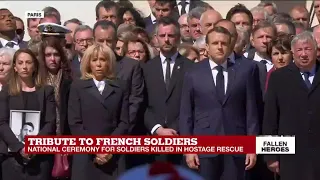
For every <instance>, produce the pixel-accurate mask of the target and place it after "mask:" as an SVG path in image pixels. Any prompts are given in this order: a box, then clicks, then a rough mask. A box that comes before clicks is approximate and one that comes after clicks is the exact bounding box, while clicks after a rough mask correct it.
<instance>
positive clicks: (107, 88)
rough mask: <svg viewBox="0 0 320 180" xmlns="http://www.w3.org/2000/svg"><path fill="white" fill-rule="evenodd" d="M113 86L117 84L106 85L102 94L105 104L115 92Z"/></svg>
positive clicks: (109, 82) (108, 82) (109, 83)
mask: <svg viewBox="0 0 320 180" xmlns="http://www.w3.org/2000/svg"><path fill="white" fill-rule="evenodd" d="M113 86H115V84H113V83H112V82H111V81H106V84H105V86H104V89H103V92H102V99H103V102H104V101H105V100H106V99H107V98H108V97H109V96H110V95H111V94H112V93H113V92H114V87H113Z"/></svg>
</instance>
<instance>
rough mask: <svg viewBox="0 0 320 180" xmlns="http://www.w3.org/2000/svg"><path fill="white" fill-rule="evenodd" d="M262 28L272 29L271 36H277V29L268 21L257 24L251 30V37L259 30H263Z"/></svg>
mask: <svg viewBox="0 0 320 180" xmlns="http://www.w3.org/2000/svg"><path fill="white" fill-rule="evenodd" d="M264 28H272V31H273V34H274V36H276V35H277V29H276V26H275V25H274V24H272V23H270V22H268V21H262V22H260V23H258V24H257V25H256V26H255V27H254V28H253V29H252V33H251V34H252V36H254V34H255V33H256V32H257V31H258V30H260V29H264Z"/></svg>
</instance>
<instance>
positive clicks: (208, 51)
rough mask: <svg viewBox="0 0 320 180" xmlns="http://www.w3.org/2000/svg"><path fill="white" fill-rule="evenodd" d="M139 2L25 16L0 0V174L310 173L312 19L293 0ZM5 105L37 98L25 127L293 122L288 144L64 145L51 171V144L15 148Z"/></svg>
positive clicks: (212, 131)
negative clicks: (46, 149) (167, 168)
mask: <svg viewBox="0 0 320 180" xmlns="http://www.w3.org/2000/svg"><path fill="white" fill-rule="evenodd" d="M148 3H149V5H150V10H151V14H150V15H149V16H146V17H145V16H143V15H142V14H141V13H140V12H139V11H138V10H137V9H136V8H135V7H133V5H132V3H131V2H130V1H122V0H121V1H119V2H114V1H106V0H105V1H101V2H99V3H98V4H97V6H96V9H95V12H96V20H97V21H96V23H95V24H94V26H93V27H90V26H88V25H85V24H83V23H82V22H81V20H79V19H77V18H76V15H75V18H73V19H70V20H67V21H65V22H61V16H63V14H60V12H59V11H58V10H57V9H55V8H54V7H46V8H44V9H43V11H44V18H41V19H40V18H39V19H37V18H29V19H27V24H26V26H25V25H24V23H23V21H22V20H21V19H20V18H19V17H16V16H14V14H12V13H11V11H10V10H9V9H5V8H2V9H0V17H1V18H0V162H1V179H3V180H24V179H28V180H51V179H61V180H62V179H72V180H109V179H110V180H111V179H117V178H119V176H120V175H121V174H123V173H124V172H125V171H127V170H129V169H132V168H135V167H138V166H140V165H146V164H150V163H154V162H161V161H164V162H170V163H172V164H175V165H181V166H184V167H186V168H188V169H190V170H192V171H194V172H196V173H198V174H199V175H200V176H201V177H202V178H203V179H205V180H216V179H224V180H272V179H281V180H319V179H320V171H319V170H320V167H319V165H317V164H318V160H320V155H319V153H318V152H319V151H320V146H319V144H317V143H316V142H317V139H318V138H320V134H319V129H320V121H319V117H320V111H319V110H318V107H320V86H318V85H319V84H320V70H319V60H320V46H319V43H320V26H319V25H317V26H315V27H310V16H309V12H308V10H307V9H306V7H305V6H294V7H293V8H292V9H291V10H290V12H288V13H279V12H278V10H277V7H276V5H275V4H274V3H271V2H262V3H260V4H258V5H257V6H256V7H254V8H252V9H251V10H249V9H248V8H247V7H245V6H244V5H242V4H237V5H235V6H234V7H231V8H230V10H229V11H228V13H227V15H226V17H223V16H222V15H221V14H220V12H218V11H217V10H215V9H214V7H212V6H210V5H209V4H208V3H206V2H203V1H200V0H177V1H174V0H148ZM314 9H315V13H316V17H317V18H318V20H319V22H320V1H315V2H314ZM25 31H27V32H28V34H29V36H30V38H31V39H30V40H29V41H28V42H26V41H24V40H23V39H24V34H25ZM11 110H33V111H40V112H41V117H40V131H39V133H38V134H39V135H105V136H113V135H154V136H177V135H195V136H197V135H261V134H262V135H295V137H296V151H295V152H296V154H295V155H265V156H257V155H255V154H247V155H221V154H220V155H219V154H207V155H203V154H184V155H182V154H181V155H166V154H162V155H129V154H124V155H112V154H95V155H92V154H77V155H69V156H67V158H68V160H69V162H70V164H69V166H70V167H69V169H70V174H67V175H65V176H54V175H53V173H52V169H53V167H55V166H58V165H57V163H59V161H57V158H56V157H57V156H58V155H55V156H53V155H33V156H32V155H30V154H27V153H26V152H25V149H24V144H23V142H22V141H21V140H19V138H17V137H16V136H15V134H14V133H13V132H12V130H11V129H10V122H9V121H10V111H11ZM158 169H161V166H160V167H159V168H158ZM188 178H190V177H185V178H181V179H188ZM172 179H179V178H172Z"/></svg>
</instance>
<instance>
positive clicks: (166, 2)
mask: <svg viewBox="0 0 320 180" xmlns="http://www.w3.org/2000/svg"><path fill="white" fill-rule="evenodd" d="M153 12H154V17H155V18H156V19H152V18H151V15H150V17H147V18H146V19H145V23H146V31H147V32H148V34H149V35H151V34H152V33H153V30H154V28H155V24H156V23H157V21H159V19H160V18H163V17H171V18H174V19H175V20H176V21H177V20H178V18H179V13H178V12H177V11H176V10H175V1H172V0H156V1H155V3H154V11H153Z"/></svg>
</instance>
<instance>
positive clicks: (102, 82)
mask: <svg viewBox="0 0 320 180" xmlns="http://www.w3.org/2000/svg"><path fill="white" fill-rule="evenodd" d="M92 79H93V82H94V84H95V85H96V86H97V87H98V85H99V84H101V85H105V84H106V82H105V80H102V81H98V80H96V79H95V78H92Z"/></svg>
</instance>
